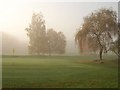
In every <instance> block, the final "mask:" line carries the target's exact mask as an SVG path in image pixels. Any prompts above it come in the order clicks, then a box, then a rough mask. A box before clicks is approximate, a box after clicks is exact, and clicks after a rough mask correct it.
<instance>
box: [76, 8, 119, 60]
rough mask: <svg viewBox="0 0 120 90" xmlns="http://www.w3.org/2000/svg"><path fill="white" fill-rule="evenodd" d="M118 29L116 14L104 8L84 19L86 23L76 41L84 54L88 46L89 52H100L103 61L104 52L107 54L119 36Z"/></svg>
mask: <svg viewBox="0 0 120 90" xmlns="http://www.w3.org/2000/svg"><path fill="white" fill-rule="evenodd" d="M117 29H118V26H117V14H116V12H115V11H113V10H112V9H105V8H102V9H99V10H98V11H95V12H94V13H92V14H90V15H88V16H86V17H85V18H84V23H83V25H82V28H81V29H80V30H79V31H78V33H77V34H76V37H75V41H76V42H77V43H78V45H79V47H80V50H81V51H82V52H83V51H84V49H85V47H84V45H86V44H87V49H89V50H90V49H92V50H95V51H98V50H99V57H100V60H102V54H103V52H105V53H107V51H108V50H109V48H110V46H111V43H112V42H114V38H115V37H116V36H117ZM81 48H82V49H81Z"/></svg>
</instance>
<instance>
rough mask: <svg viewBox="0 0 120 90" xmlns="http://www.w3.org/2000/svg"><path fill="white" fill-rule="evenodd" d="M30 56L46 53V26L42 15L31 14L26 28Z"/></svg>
mask: <svg viewBox="0 0 120 90" xmlns="http://www.w3.org/2000/svg"><path fill="white" fill-rule="evenodd" d="M26 31H27V35H28V37H29V39H30V41H29V52H30V53H31V54H38V55H39V54H44V53H46V52H47V40H46V39H47V38H46V26H45V20H44V19H43V15H42V13H33V15H32V20H31V24H30V25H29V27H28V28H26Z"/></svg>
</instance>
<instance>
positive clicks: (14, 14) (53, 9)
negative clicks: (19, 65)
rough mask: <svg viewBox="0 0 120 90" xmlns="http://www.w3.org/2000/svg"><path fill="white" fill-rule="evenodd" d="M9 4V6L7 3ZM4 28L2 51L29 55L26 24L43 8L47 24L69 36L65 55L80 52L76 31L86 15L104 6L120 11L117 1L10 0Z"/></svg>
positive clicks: (5, 9)
mask: <svg viewBox="0 0 120 90" xmlns="http://www.w3.org/2000/svg"><path fill="white" fill-rule="evenodd" d="M6 6H7V7H6ZM2 7H3V8H2V9H1V10H2V12H3V13H2V14H1V16H0V17H1V21H2V22H0V24H1V26H2V27H0V30H1V32H2V54H3V55H12V50H13V48H14V49H15V55H27V54H28V43H29V38H28V37H27V35H26V33H27V32H26V31H25V28H26V27H28V25H29V24H30V23H31V18H32V14H33V13H34V12H37V13H39V12H42V14H43V16H44V20H45V23H46V27H47V29H48V28H53V29H54V30H56V31H62V32H63V33H64V34H65V36H66V38H67V46H66V53H65V55H80V54H79V49H78V47H77V46H76V44H75V40H74V37H75V34H76V32H77V29H78V28H80V26H81V25H82V23H83V18H84V17H85V16H87V15H89V14H90V13H91V12H93V11H94V10H98V9H100V8H113V10H115V11H117V12H118V3H117V2H38V1H36V2H33V1H28V2H23V1H14V2H11V1H8V2H4V4H3V5H2Z"/></svg>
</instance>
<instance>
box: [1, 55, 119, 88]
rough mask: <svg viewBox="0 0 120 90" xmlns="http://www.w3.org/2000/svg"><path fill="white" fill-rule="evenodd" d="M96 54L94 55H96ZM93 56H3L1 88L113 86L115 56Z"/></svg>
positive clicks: (115, 83) (115, 76) (114, 85)
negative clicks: (102, 59)
mask: <svg viewBox="0 0 120 90" xmlns="http://www.w3.org/2000/svg"><path fill="white" fill-rule="evenodd" d="M96 57H97V56H96ZM96 57H95V56H94V57H93V56H87V57H85V56H61V57H60V56H51V57H49V56H46V57H45V56H37V57H35V56H21V57H20V56H15V57H10V56H3V59H2V61H3V62H2V64H3V66H2V70H3V71H2V75H3V76H2V78H3V79H2V85H3V88H26V87H28V88H52V87H53V88H61V87H63V88H68V87H69V88H115V87H118V68H117V66H118V65H117V58H116V57H113V56H106V57H104V63H103V64H100V63H96V62H93V60H94V59H96Z"/></svg>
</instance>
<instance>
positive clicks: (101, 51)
mask: <svg viewBox="0 0 120 90" xmlns="http://www.w3.org/2000/svg"><path fill="white" fill-rule="evenodd" d="M102 53H103V48H102V47H101V48H100V52H99V55H100V61H101V60H102Z"/></svg>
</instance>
